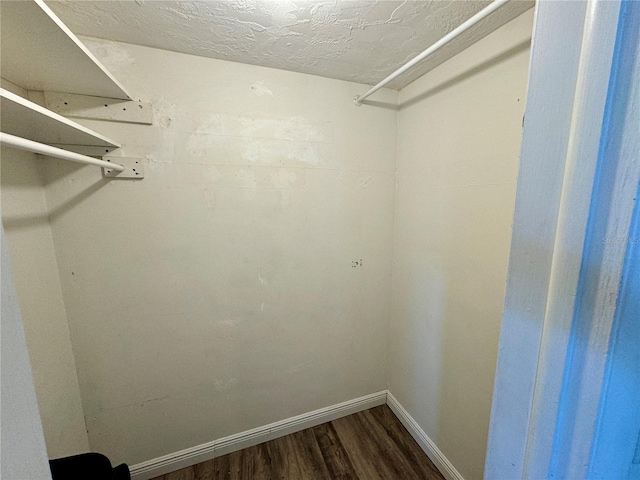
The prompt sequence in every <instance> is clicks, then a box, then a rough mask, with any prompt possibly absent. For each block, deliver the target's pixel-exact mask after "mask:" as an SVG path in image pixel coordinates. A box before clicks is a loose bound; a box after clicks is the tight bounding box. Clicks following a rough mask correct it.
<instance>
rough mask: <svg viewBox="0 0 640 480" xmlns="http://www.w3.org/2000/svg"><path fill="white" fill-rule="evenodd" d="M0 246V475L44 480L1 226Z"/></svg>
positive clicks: (35, 408)
mask: <svg viewBox="0 0 640 480" xmlns="http://www.w3.org/2000/svg"><path fill="white" fill-rule="evenodd" d="M0 248H1V252H0V274H1V276H0V293H1V294H2V298H1V299H0V305H1V306H2V311H1V312H0V318H1V319H2V326H1V327H0V339H1V341H2V345H0V355H1V358H0V366H1V367H2V370H1V371H0V379H1V380H2V388H1V389H0V390H1V398H0V410H1V413H0V424H1V425H2V429H1V431H0V442H1V443H2V449H1V450H0V477H2V478H3V479H4V480H24V479H25V478H29V479H33V480H46V479H50V478H51V475H50V472H49V464H48V462H47V451H46V448H45V443H44V435H43V433H42V423H41V422H40V416H39V414H38V404H37V401H36V392H35V389H34V386H33V376H32V374H31V367H30V365H29V354H28V352H27V344H26V342H25V338H24V329H23V326H22V319H21V317H20V308H19V306H18V299H17V295H16V290H15V285H14V279H13V273H12V269H11V266H10V263H11V262H10V259H9V250H8V248H7V242H6V240H5V236H4V229H2V228H0Z"/></svg>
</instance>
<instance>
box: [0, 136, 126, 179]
mask: <svg viewBox="0 0 640 480" xmlns="http://www.w3.org/2000/svg"><path fill="white" fill-rule="evenodd" d="M0 144H2V145H7V146H8V147H13V148H17V149H20V150H27V151H29V152H33V153H40V154H42V155H48V156H50V157H56V158H62V159H63V160H70V161H72V162H77V163H84V164H85V165H95V166H97V167H102V168H108V169H111V170H117V171H118V172H123V171H124V170H125V167H124V166H122V165H120V164H118V163H112V162H106V161H104V160H98V159H97V158H93V157H88V156H87V155H81V154H79V153H75V152H69V151H67V150H63V149H61V148H56V147H52V146H51V145H45V144H44V143H39V142H34V141H33V140H27V139H26V138H22V137H16V136H15V135H11V134H9V133H2V132H0Z"/></svg>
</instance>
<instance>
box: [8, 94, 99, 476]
mask: <svg viewBox="0 0 640 480" xmlns="http://www.w3.org/2000/svg"><path fill="white" fill-rule="evenodd" d="M3 87H9V88H11V86H10V85H9V84H5V83H4V82H3ZM13 90H14V91H19V90H17V89H16V88H13ZM20 93H25V92H20ZM43 161H45V160H43V159H41V158H38V157H37V156H36V155H34V154H32V153H28V152H22V151H18V150H14V149H10V148H3V149H2V161H1V162H0V165H1V168H2V171H1V174H2V175H1V179H2V181H1V184H2V188H1V193H2V223H3V226H4V229H5V233H6V241H7V243H8V245H9V248H10V252H11V259H12V262H13V271H14V278H15V285H16V290H17V294H18V300H19V303H20V310H21V312H22V321H23V323H24V330H25V336H26V340H27V346H28V348H29V356H30V359H31V369H32V371H33V380H34V384H35V390H36V395H37V398H38V405H39V408H40V415H41V416H42V427H43V429H44V436H45V440H46V444H47V451H48V454H49V457H51V458H57V457H63V456H67V455H73V454H77V453H84V452H86V451H88V450H89V442H88V439H87V432H86V428H85V424H84V416H83V411H82V404H81V401H80V390H79V387H78V376H77V374H76V366H75V362H74V358H73V353H72V350H71V340H70V338H69V328H68V325H67V318H66V312H65V308H64V304H63V301H62V290H61V286H60V279H59V276H58V267H57V264H56V257H55V252H54V247H53V241H52V236H51V228H50V226H49V221H48V214H47V205H46V202H45V195H44V187H43V185H42V172H41V170H40V169H41V166H42V165H41V164H42V162H43ZM3 267H4V265H3ZM3 288H4V287H3ZM3 321H4V319H3ZM3 433H4V429H3ZM23 478H24V477H23Z"/></svg>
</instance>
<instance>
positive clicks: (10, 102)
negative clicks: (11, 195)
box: [0, 2, 120, 155]
mask: <svg viewBox="0 0 640 480" xmlns="http://www.w3.org/2000/svg"><path fill="white" fill-rule="evenodd" d="M11 3H13V2H11ZM17 3H21V2H17ZM2 8H4V4H3V6H2ZM3 53H4V52H3ZM0 127H1V128H2V131H3V132H4V133H9V134H11V135H16V136H18V137H22V138H26V139H28V140H33V141H36V142H39V143H45V144H49V145H58V146H61V147H62V148H64V149H65V150H69V151H72V152H78V153H83V152H86V147H102V148H104V151H102V152H101V155H105V154H106V153H108V152H110V151H112V150H113V149H114V148H119V147H120V145H119V144H118V142H114V141H113V140H111V139H110V138H107V137H105V136H104V135H101V134H99V133H97V132H94V131H93V130H91V129H89V128H87V127H84V126H82V125H80V124H78V123H76V122H73V121H71V120H69V119H67V118H65V117H63V116H61V115H58V114H57V113H54V112H52V111H50V110H47V109H46V108H44V107H41V106H40V105H38V104H35V103H33V102H30V101H29V100H26V99H24V98H22V97H20V96H19V95H15V94H14V93H11V92H9V91H7V90H4V89H2V88H0Z"/></svg>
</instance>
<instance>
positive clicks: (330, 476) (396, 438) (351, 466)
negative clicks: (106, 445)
mask: <svg viewBox="0 0 640 480" xmlns="http://www.w3.org/2000/svg"><path fill="white" fill-rule="evenodd" d="M334 479H340V480H347V479H354V480H356V479H359V480H377V479H385V480H414V479H415V480H418V479H419V480H444V477H443V476H442V475H441V474H440V472H439V471H438V470H437V469H436V467H435V466H434V465H433V463H431V460H429V458H428V457H427V455H426V454H425V453H424V452H423V451H422V449H421V448H420V447H419V446H418V444H417V443H416V442H415V440H414V439H413V438H412V437H411V435H409V432H407V430H406V429H405V428H404V426H403V425H402V424H401V423H400V421H399V420H398V419H397V418H396V416H395V415H394V414H393V412H392V411H391V410H390V409H389V407H387V406H386V405H382V406H380V407H375V408H372V409H370V410H365V411H364V412H360V413H356V414H354V415H349V416H348V417H343V418H340V419H338V420H334V421H333V422H328V423H324V424H322V425H318V426H317V427H313V428H308V429H306V430H303V431H301V432H297V433H294V434H291V435H287V436H285V437H281V438H278V439H276V440H272V441H270V442H266V443H262V444H260V445H256V446H255V447H250V448H245V449H244V450H240V451H238V452H234V453H230V454H229V455H225V456H223V457H218V458H215V459H213V460H209V461H208V462H203V463H199V464H197V465H194V466H192V467H188V468H183V469H182V470H178V471H177V472H173V473H169V474H167V475H164V476H162V477H157V478H155V479H154V480H334Z"/></svg>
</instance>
